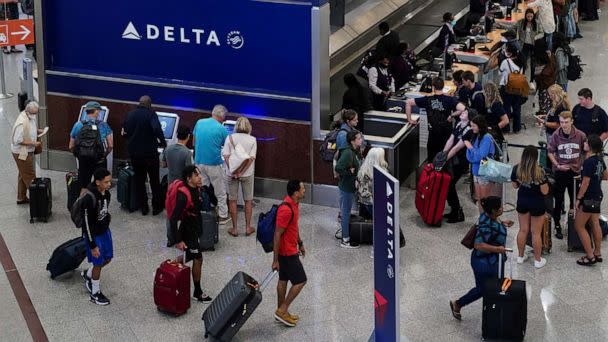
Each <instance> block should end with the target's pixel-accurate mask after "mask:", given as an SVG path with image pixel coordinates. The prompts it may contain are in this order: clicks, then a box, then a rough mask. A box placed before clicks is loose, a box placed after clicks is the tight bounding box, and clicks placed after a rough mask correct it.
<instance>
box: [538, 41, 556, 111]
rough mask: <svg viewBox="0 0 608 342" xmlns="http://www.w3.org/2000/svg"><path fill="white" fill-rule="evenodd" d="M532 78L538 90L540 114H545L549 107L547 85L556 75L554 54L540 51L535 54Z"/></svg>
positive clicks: (551, 83) (549, 100)
mask: <svg viewBox="0 0 608 342" xmlns="http://www.w3.org/2000/svg"><path fill="white" fill-rule="evenodd" d="M534 75H535V76H534V80H535V82H536V90H537V92H538V109H539V112H540V113H541V115H544V114H547V113H548V112H549V110H550V108H551V99H550V98H549V94H548V90H549V87H551V86H552V85H554V84H555V79H556V77H557V73H556V67H555V56H553V55H551V56H549V55H547V54H544V53H540V54H537V55H536V67H535V69H534Z"/></svg>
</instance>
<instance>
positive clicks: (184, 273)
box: [154, 260, 190, 316]
mask: <svg viewBox="0 0 608 342" xmlns="http://www.w3.org/2000/svg"><path fill="white" fill-rule="evenodd" d="M154 304H156V307H157V308H158V310H160V311H163V312H167V313H171V314H174V315H176V316H180V315H182V314H185V313H186V312H187V311H188V309H190V267H188V266H186V265H184V264H182V263H179V262H175V261H171V260H167V261H165V262H163V263H162V264H160V266H159V267H158V269H157V270H156V276H155V277H154Z"/></svg>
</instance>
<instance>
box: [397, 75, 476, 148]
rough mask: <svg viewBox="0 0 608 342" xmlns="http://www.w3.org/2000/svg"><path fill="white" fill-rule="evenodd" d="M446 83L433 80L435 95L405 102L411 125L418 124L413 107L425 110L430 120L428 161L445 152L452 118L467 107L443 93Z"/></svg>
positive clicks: (438, 79) (438, 78) (450, 131)
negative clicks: (413, 113) (413, 114)
mask: <svg viewBox="0 0 608 342" xmlns="http://www.w3.org/2000/svg"><path fill="white" fill-rule="evenodd" d="M443 87H444V82H443V79H441V78H440V77H435V78H434V79H433V95H430V96H425V97H420V98H417V99H407V100H406V101H405V114H406V115H407V120H408V122H409V123H410V125H416V124H417V123H418V122H417V121H414V120H412V107H413V106H417V107H418V108H421V109H424V110H425V111H426V115H427V118H428V127H429V139H428V141H427V145H426V148H427V156H428V160H433V158H435V155H436V154H437V153H439V152H441V151H442V150H443V147H444V146H445V143H446V142H447V141H448V139H449V138H450V134H452V116H456V115H460V112H462V111H463V110H464V109H465V108H466V107H465V106H464V105H463V104H462V103H460V102H458V100H456V98H454V97H453V96H448V95H445V94H444V93H443Z"/></svg>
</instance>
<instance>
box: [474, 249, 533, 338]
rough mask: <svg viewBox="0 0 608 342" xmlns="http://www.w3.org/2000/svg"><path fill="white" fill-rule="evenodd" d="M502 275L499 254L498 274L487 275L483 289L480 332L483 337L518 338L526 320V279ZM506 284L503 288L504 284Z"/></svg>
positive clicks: (522, 335) (524, 330) (522, 334)
mask: <svg viewBox="0 0 608 342" xmlns="http://www.w3.org/2000/svg"><path fill="white" fill-rule="evenodd" d="M509 259H510V265H511V266H510V269H511V272H510V273H511V278H504V277H503V276H502V255H500V257H499V261H498V265H499V266H498V278H496V279H488V280H487V281H486V283H485V286H484V289H483V313H482V318H481V319H482V323H481V335H482V337H483V339H484V340H498V341H522V340H523V339H524V336H525V335H526V326H527V323H528V298H527V297H526V282H525V281H523V280H514V279H512V278H513V258H509ZM508 282H510V285H509V286H508V287H507V288H506V290H504V291H503V288H504V287H506V286H505V285H507V284H508Z"/></svg>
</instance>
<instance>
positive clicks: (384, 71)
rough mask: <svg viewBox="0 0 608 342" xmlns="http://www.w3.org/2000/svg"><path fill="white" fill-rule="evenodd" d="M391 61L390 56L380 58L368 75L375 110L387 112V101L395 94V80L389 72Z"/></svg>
mask: <svg viewBox="0 0 608 342" xmlns="http://www.w3.org/2000/svg"><path fill="white" fill-rule="evenodd" d="M390 61H391V60H390V58H389V57H388V56H380V57H379V58H378V63H376V64H375V65H374V66H373V67H371V68H369V72H368V73H367V78H368V80H369V89H370V90H371V91H372V107H373V108H374V110H380V111H386V109H387V108H386V100H387V99H388V98H389V96H391V94H393V93H395V79H394V78H393V75H391V72H390V70H389V66H390Z"/></svg>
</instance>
